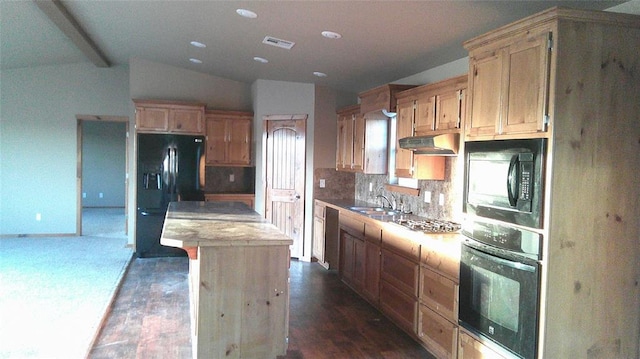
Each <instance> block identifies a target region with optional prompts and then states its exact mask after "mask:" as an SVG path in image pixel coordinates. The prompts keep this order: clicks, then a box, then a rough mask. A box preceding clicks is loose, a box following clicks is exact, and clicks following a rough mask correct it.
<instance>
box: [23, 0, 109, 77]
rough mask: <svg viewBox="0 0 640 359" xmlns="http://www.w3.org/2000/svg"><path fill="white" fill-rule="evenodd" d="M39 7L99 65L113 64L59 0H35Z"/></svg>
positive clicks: (107, 65)
mask: <svg viewBox="0 0 640 359" xmlns="http://www.w3.org/2000/svg"><path fill="white" fill-rule="evenodd" d="M34 2H35V3H36V5H37V6H38V8H40V10H42V12H44V13H45V15H47V17H48V18H49V19H51V21H53V23H54V24H56V26H58V28H59V29H60V30H61V31H62V33H64V34H65V35H66V36H67V37H68V38H69V39H70V40H71V41H72V42H73V43H74V44H75V45H76V46H77V47H78V49H79V50H80V51H82V53H84V55H85V56H86V57H88V58H89V60H91V62H93V64H94V65H96V66H98V67H109V66H111V64H110V63H109V60H107V58H106V56H105V55H104V54H103V53H102V51H100V48H98V46H97V45H96V44H95V43H94V42H93V40H91V38H90V37H89V35H88V34H87V33H86V32H85V31H84V30H83V29H82V27H81V26H80V24H79V23H78V22H77V21H76V19H75V18H74V17H73V16H72V15H71V13H69V11H68V10H67V8H66V7H65V6H64V5H63V4H62V2H61V1H59V0H34Z"/></svg>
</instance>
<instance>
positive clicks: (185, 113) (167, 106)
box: [133, 100, 205, 135]
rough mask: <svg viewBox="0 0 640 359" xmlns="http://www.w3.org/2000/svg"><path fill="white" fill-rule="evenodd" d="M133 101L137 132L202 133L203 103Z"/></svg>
mask: <svg viewBox="0 0 640 359" xmlns="http://www.w3.org/2000/svg"><path fill="white" fill-rule="evenodd" d="M133 102H134V103H135V106H136V131H137V132H140V133H142V132H145V133H174V134H186V135H203V134H204V109H205V105H204V104H201V103H182V102H170V101H156V100H133Z"/></svg>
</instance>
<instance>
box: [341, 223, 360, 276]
mask: <svg viewBox="0 0 640 359" xmlns="http://www.w3.org/2000/svg"><path fill="white" fill-rule="evenodd" d="M356 240H357V239H356V238H355V237H353V236H352V235H350V234H349V233H347V232H345V231H343V230H342V229H341V230H340V275H341V277H342V280H343V281H344V282H345V283H347V284H350V285H353V268H354V267H353V264H354V263H353V261H354V253H355V250H354V247H353V246H354V242H355V241H356Z"/></svg>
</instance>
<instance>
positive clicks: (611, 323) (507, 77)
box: [461, 8, 640, 358]
mask: <svg viewBox="0 0 640 359" xmlns="http://www.w3.org/2000/svg"><path fill="white" fill-rule="evenodd" d="M549 34H550V35H551V37H550V38H551V40H552V41H553V46H552V50H551V52H549V50H548V46H547V45H546V43H547V39H549ZM465 48H467V49H468V50H469V51H470V53H469V54H470V71H471V73H470V74H469V80H470V88H469V92H470V93H472V95H471V96H473V97H474V98H473V99H471V98H470V99H469V101H470V102H471V106H470V107H469V110H470V111H471V113H470V114H469V115H470V116H469V118H470V121H469V122H467V125H468V130H469V131H468V134H467V135H466V138H467V139H471V140H485V139H492V138H496V139H498V138H510V136H513V137H523V138H532V137H548V138H549V141H548V142H547V153H546V159H545V161H546V162H545V163H546V168H545V183H544V190H545V191H544V192H545V193H544V197H545V198H546V199H550V200H549V201H548V202H546V203H545V204H544V211H543V215H544V221H543V222H544V228H542V229H541V232H542V235H543V236H544V251H543V258H542V260H543V261H542V264H541V267H540V269H541V277H542V281H541V293H543V295H542V297H541V299H540V303H541V306H542V311H541V315H542V316H543V317H541V318H540V323H541V324H542V325H543V326H544V327H543V328H540V334H541V336H540V337H539V338H538V342H539V353H538V357H539V358H578V357H585V355H586V356H588V354H587V353H591V354H593V355H595V356H597V357H602V358H618V357H628V358H638V357H640V348H639V347H638V343H639V342H640V286H639V285H638V283H637V280H635V281H634V280H632V278H638V273H639V272H638V263H639V262H640V248H639V247H638V238H640V227H639V226H638V222H637V218H638V217H639V210H638V209H639V207H638V198H640V186H638V176H637V174H638V172H639V171H640V151H639V150H638V139H639V138H640V126H639V125H638V118H639V116H640V110H639V108H638V101H637V99H638V98H639V97H640V96H639V94H640V81H638V76H637V71H635V70H633V69H634V68H635V69H637V64H639V63H640V52H639V51H638V49H640V16H637V15H629V14H618V13H613V12H600V11H580V10H569V9H562V8H553V9H549V10H547V11H543V12H541V13H539V14H536V15H533V16H531V17H528V18H525V19H522V20H520V21H517V22H514V23H512V24H510V25H507V26H504V27H501V28H499V29H496V30H494V31H491V32H489V33H487V34H484V35H481V36H478V37H476V38H474V39H472V40H469V41H467V42H465ZM548 56H550V62H549V64H548V65H547V63H546V62H545V61H546V60H545V59H546V58H547V57H548ZM632 64H634V65H632ZM547 66H548V70H547V69H546V67H547ZM634 66H635V67H634ZM474 69H477V74H475V73H474ZM487 69H492V70H491V72H492V73H493V75H488V73H487V71H486V70H487ZM500 69H502V72H500ZM547 72H548V73H549V75H550V78H549V80H548V83H545V79H546V77H547V74H546V73H547ZM494 75H496V76H498V75H499V76H498V77H497V78H500V81H496V79H495V78H494V79H492V77H493V76H494ZM546 87H548V90H547V89H545V88H546ZM514 88H515V90H514ZM546 91H548V92H546ZM476 96H480V98H479V99H478V98H476ZM547 96H548V99H546V97H547ZM494 97H495V98H494ZM505 104H507V105H508V108H507V107H504V106H505ZM545 110H547V111H548V113H547V112H546V111H545ZM545 115H549V124H548V125H547V126H545V124H544V121H543V120H541V118H543V117H544V116H545ZM498 118H499V119H500V122H497V121H498V120H497V119H498ZM512 120H513V121H512ZM497 123H500V125H501V126H502V130H503V131H502V133H501V134H500V131H499V130H500V128H498V131H497V130H496V124H497ZM512 124H513V125H518V126H520V125H521V126H522V127H520V128H518V127H511V125H512ZM492 125H493V126H492ZM528 126H530V127H528ZM545 127H546V128H545ZM505 128H506V129H505ZM540 128H542V129H541V130H540ZM512 129H513V131H512ZM528 131H530V132H528ZM516 132H517V133H516ZM577 179H587V180H577ZM600 188H616V190H613V191H602V190H599V189H600ZM586 208H588V209H591V208H593V210H585V209H586ZM568 243H570V244H571V248H570V249H568V248H567V244H568ZM593 268H599V270H598V271H594V270H593ZM572 284H573V286H571V285H572ZM567 285H570V286H571V287H570V288H567ZM599 308H601V309H603V310H598V309H599ZM605 308H606V309H605ZM611 318H624V320H611ZM603 323H606V325H603ZM569 332H570V333H571V337H572V340H566V338H565V336H564V335H565V334H566V333H569ZM463 337H464V336H461V338H463ZM461 343H464V341H463V340H461ZM462 357H464V358H475V357H478V356H472V355H467V354H466V352H465V353H464V355H463V356H462Z"/></svg>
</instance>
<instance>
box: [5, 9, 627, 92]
mask: <svg viewBox="0 0 640 359" xmlns="http://www.w3.org/2000/svg"><path fill="white" fill-rule="evenodd" d="M552 6H566V7H572V8H581V9H597V10H603V9H609V8H611V7H615V8H613V9H612V10H614V11H620V12H630V13H636V14H638V13H640V0H633V1H631V2H624V1H575V0H574V1H540V0H538V1H504V0H502V1H322V0H306V1H302V0H300V1H273V0H271V1H184V0H183V1H166V0H163V1H87V0H78V1H51V0H42V1H40V0H39V1H37V2H36V1H26V0H18V1H5V0H3V1H1V2H0V44H1V46H0V65H1V68H2V69H15V68H22V67H31V66H43V65H56V64H64V63H77V62H87V61H92V62H93V63H95V64H97V65H98V66H100V64H102V65H109V66H112V65H126V64H128V63H129V59H131V58H142V59H146V60H150V61H154V62H158V63H162V64H166V65H171V66H176V67H180V68H185V69H190V70H193V71H198V72H202V73H206V74H210V75H214V76H218V77H223V78H227V79H232V80H236V81H241V82H246V83H252V82H253V81H255V80H256V79H268V80H280V81H293V82H314V83H318V84H322V85H326V86H329V87H332V88H335V89H338V90H343V91H351V92H360V91H363V90H366V89H369V88H372V87H374V86H377V85H380V84H384V83H388V82H391V81H395V80H398V79H401V78H403V77H407V76H410V75H413V74H416V73H419V72H422V71H425V70H428V69H431V68H434V67H436V66H438V65H442V64H444V63H448V62H451V61H454V60H457V59H461V58H464V57H465V56H466V55H467V54H466V51H465V50H464V48H463V47H462V42H464V41H465V40H468V39H470V38H472V37H474V36H476V35H480V34H482V33H484V32H487V31H490V30H492V29H495V28H496V27H499V26H502V25H505V24H508V23H510V22H512V21H514V20H517V19H520V18H523V17H526V16H528V15H531V14H534V13H536V12H539V11H542V10H544V9H547V8H550V7H552ZM237 9H246V10H250V11H252V12H255V14H257V17H256V18H245V17H242V16H240V15H238V13H237V12H236V10H237ZM56 17H58V19H56ZM60 22H62V23H63V24H62V25H59V24H60ZM65 22H66V25H65ZM57 24H58V25H57ZM65 26H66V29H65ZM61 28H62V30H61ZM63 30H64V31H63ZM326 30H328V31H333V32H337V33H339V34H340V35H342V38H339V39H331V38H326V37H323V36H322V35H321V33H322V32H323V31H326ZM69 34H71V35H69ZM74 34H75V35H74ZM69 36H71V37H69ZM74 36H75V39H74ZM266 36H272V37H275V38H278V39H282V40H286V41H289V42H293V43H295V44H294V46H293V47H292V48H291V49H283V48H279V47H275V46H270V45H266V44H263V43H262V42H263V39H264V38H265V37H266ZM191 41H198V42H201V43H203V44H205V45H206V47H205V48H198V47H195V46H192V45H191V44H190V42H191ZM83 43H84V45H82V44H83ZM78 44H80V45H78ZM92 46H93V48H92ZM82 49H84V50H85V51H84V52H83V51H82ZM88 53H89V54H90V53H93V55H87V54H88ZM254 57H261V58H264V59H266V60H268V63H261V62H258V61H255V60H254ZM190 58H195V59H198V60H201V61H202V63H199V64H198V63H193V62H191V61H190V60H189V59H190ZM314 72H322V73H325V74H326V75H327V76H326V77H317V76H314V74H313V73H314Z"/></svg>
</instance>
